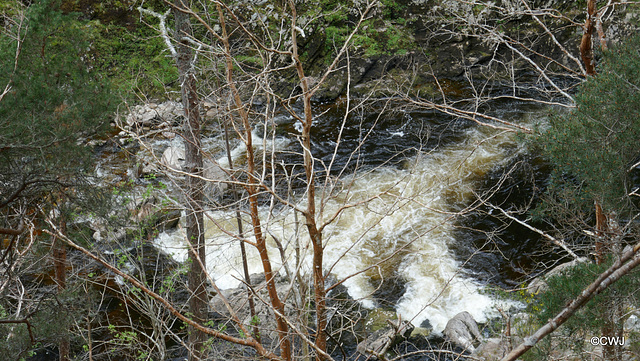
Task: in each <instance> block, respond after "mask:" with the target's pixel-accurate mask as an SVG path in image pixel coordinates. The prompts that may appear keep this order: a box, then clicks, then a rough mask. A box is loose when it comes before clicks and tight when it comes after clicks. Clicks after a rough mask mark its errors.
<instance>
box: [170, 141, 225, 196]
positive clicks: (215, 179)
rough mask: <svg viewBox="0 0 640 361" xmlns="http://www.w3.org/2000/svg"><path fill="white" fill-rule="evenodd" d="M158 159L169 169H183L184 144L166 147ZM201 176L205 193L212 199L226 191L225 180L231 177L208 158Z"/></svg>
mask: <svg viewBox="0 0 640 361" xmlns="http://www.w3.org/2000/svg"><path fill="white" fill-rule="evenodd" d="M174 143H175V142H174ZM160 161H161V163H162V164H163V165H164V166H166V167H167V168H168V169H169V170H174V171H182V170H184V162H185V151H184V146H182V145H179V144H174V145H172V146H170V147H168V148H167V149H165V151H164V152H163V153H162V158H161V160H160ZM203 176H204V178H205V179H206V181H207V188H206V189H205V193H206V194H207V195H208V196H209V198H212V199H213V198H215V197H216V196H218V195H220V194H221V193H223V192H224V191H226V190H227V188H228V184H227V182H228V181H230V180H231V177H230V176H229V174H228V173H227V171H226V170H225V169H224V168H222V167H221V166H220V165H219V164H218V163H217V162H213V161H211V160H209V159H205V161H204V174H203Z"/></svg>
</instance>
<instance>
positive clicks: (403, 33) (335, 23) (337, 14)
mask: <svg viewBox="0 0 640 361" xmlns="http://www.w3.org/2000/svg"><path fill="white" fill-rule="evenodd" d="M316 11H318V12H320V13H322V14H324V15H323V18H324V21H325V23H326V26H325V34H324V35H325V39H324V40H325V52H326V53H327V54H328V55H329V54H333V53H334V51H335V49H337V48H339V47H341V46H342V45H343V44H344V42H345V41H346V39H347V37H348V36H349V34H350V33H351V32H352V31H353V26H355V23H354V18H352V17H351V15H350V13H349V9H348V8H347V7H345V6H344V5H341V4H339V2H336V1H322V2H320V9H317V10H316ZM373 11H374V12H375V13H376V15H375V16H373V17H372V18H370V19H367V20H365V21H364V22H363V23H362V25H361V31H360V32H358V33H357V34H355V35H354V37H353V39H352V41H353V47H354V48H355V49H356V50H358V51H360V52H361V53H362V54H363V55H364V56H368V57H371V56H378V55H404V54H406V53H407V52H408V51H409V50H411V49H412V48H413V47H414V46H415V44H414V43H413V41H412V35H411V31H410V29H409V28H408V27H406V26H405V25H407V20H406V19H405V18H404V17H403V15H404V13H405V11H406V7H405V6H404V5H401V4H400V3H398V2H396V1H394V0H384V1H381V3H380V8H379V9H375V10H373ZM328 57H330V56H328Z"/></svg>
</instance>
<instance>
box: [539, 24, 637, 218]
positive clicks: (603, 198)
mask: <svg viewBox="0 0 640 361" xmlns="http://www.w3.org/2000/svg"><path fill="white" fill-rule="evenodd" d="M639 49H640V37H637V36H636V37H634V38H633V39H631V40H629V41H628V42H627V43H626V44H624V45H622V46H619V47H617V48H615V49H613V50H612V51H610V52H607V53H605V54H604V62H603V64H602V65H601V66H600V68H599V73H598V75H596V76H594V77H592V78H590V79H589V80H588V81H587V82H586V83H584V84H583V85H582V86H581V87H580V89H579V92H578V94H577V96H576V106H577V107H576V109H574V110H573V111H571V112H567V113H563V114H559V115H556V116H554V117H552V119H551V122H550V125H549V127H548V129H545V130H544V131H543V132H541V134H540V136H539V143H540V144H541V146H542V148H543V149H544V152H545V153H546V154H547V155H548V157H549V159H550V160H551V161H552V162H553V164H554V165H555V167H556V171H555V173H554V174H553V181H552V183H551V187H550V192H551V193H550V194H551V195H552V196H555V199H559V200H563V201H566V202H568V203H569V205H570V206H571V208H574V209H581V210H584V209H588V208H592V207H593V202H594V200H598V201H600V202H601V203H602V204H603V205H604V208H605V210H609V211H611V210H617V211H618V212H622V211H623V210H625V209H626V210H628V209H631V208H632V207H631V204H630V199H629V197H628V194H629V192H631V191H632V189H630V187H629V175H630V167H631V166H632V165H633V164H635V163H636V162H637V161H638V160H639V159H640V158H639V156H640V153H639V150H640V149H639V148H638V139H640V91H638V89H640V50H639ZM619 214H620V213H619Z"/></svg>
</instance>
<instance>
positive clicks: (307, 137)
mask: <svg viewBox="0 0 640 361" xmlns="http://www.w3.org/2000/svg"><path fill="white" fill-rule="evenodd" d="M289 7H290V8H291V13H292V22H293V23H294V24H295V23H296V18H297V16H296V8H295V4H294V2H293V1H289ZM297 31H298V30H296V27H295V26H293V27H292V30H291V40H292V42H293V46H292V51H293V60H294V62H295V66H296V71H297V73H298V79H300V86H301V87H302V99H303V103H304V118H303V119H302V145H303V148H304V150H303V154H302V155H303V162H304V169H305V176H306V178H307V209H306V210H305V212H304V216H305V221H306V222H305V223H306V226H307V230H308V232H309V238H311V244H312V246H313V292H314V295H315V304H316V347H317V348H318V350H320V351H322V352H318V354H317V356H316V360H318V361H320V360H322V359H324V356H323V353H326V351H327V335H326V334H325V329H326V328H327V304H326V296H327V291H326V288H325V283H324V281H325V277H324V267H323V259H324V246H323V244H322V232H321V231H320V230H319V229H318V224H317V220H316V189H315V170H314V169H313V163H314V162H313V154H311V125H312V124H313V111H312V109H311V92H310V89H309V83H308V81H307V77H306V76H305V73H304V69H303V68H302V62H301V61H300V57H299V55H298V43H297V39H296V37H297V33H296V32H297Z"/></svg>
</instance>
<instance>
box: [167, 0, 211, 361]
mask: <svg viewBox="0 0 640 361" xmlns="http://www.w3.org/2000/svg"><path fill="white" fill-rule="evenodd" d="M174 6H175V8H174V16H175V20H176V24H175V27H176V30H175V31H176V39H177V40H178V45H177V47H176V51H177V54H176V65H177V67H178V73H179V74H180V85H181V90H182V104H183V106H184V111H185V119H184V124H183V130H182V133H183V134H182V135H183V138H184V148H185V164H184V171H185V172H186V173H187V174H186V175H185V178H186V192H185V196H186V199H185V204H186V207H187V210H186V212H187V214H186V220H185V221H186V227H185V228H186V234H187V239H188V241H189V243H190V247H191V252H189V261H190V269H189V291H190V293H191V295H190V298H189V311H190V313H191V314H192V317H193V320H194V321H196V322H198V323H200V324H204V322H205V320H206V318H207V307H208V301H209V300H208V296H207V290H206V274H205V272H206V261H205V245H204V220H203V209H202V203H203V199H204V192H203V187H204V181H203V180H202V178H201V177H202V176H203V160H202V147H201V139H200V112H199V110H198V107H199V101H198V94H197V91H196V78H195V75H194V74H193V64H192V62H193V54H192V51H191V45H190V44H189V42H188V41H187V38H188V37H189V36H191V33H192V30H191V24H190V21H189V16H188V15H187V14H185V13H184V12H181V11H180V10H179V9H185V8H187V6H186V4H184V3H183V1H182V0H174ZM206 340H207V336H206V334H205V333H203V332H202V331H199V330H197V329H195V328H191V329H190V331H189V345H190V347H191V353H190V355H189V360H190V361H195V360H200V359H202V358H203V357H204V356H205V350H203V347H204V342H205V341H206Z"/></svg>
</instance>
